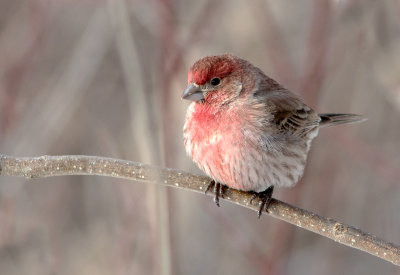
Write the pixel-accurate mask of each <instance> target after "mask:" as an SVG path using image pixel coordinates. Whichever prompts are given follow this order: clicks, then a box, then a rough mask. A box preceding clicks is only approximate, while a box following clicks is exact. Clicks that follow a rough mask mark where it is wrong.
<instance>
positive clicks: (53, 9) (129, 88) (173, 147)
mask: <svg viewBox="0 0 400 275" xmlns="http://www.w3.org/2000/svg"><path fill="white" fill-rule="evenodd" d="M221 53H232V54H235V55H238V56H240V57H242V58H244V59H247V60H249V61H251V62H252V63H254V64H255V65H257V66H258V67H260V68H261V69H262V70H263V71H264V72H266V73H267V74H268V75H270V76H271V77H272V78H274V79H276V80H278V81H279V82H281V83H282V84H283V85H284V86H286V87H287V88H289V89H290V90H292V91H294V92H295V93H297V94H300V95H301V97H302V98H303V99H304V100H305V102H306V103H308V105H310V106H312V107H313V108H314V109H316V110H317V111H319V112H345V113H347V112H349V113H358V114H363V115H364V116H366V117H367V118H368V119H369V120H368V121H367V122H364V123H362V124H356V125H349V126H340V127H332V128H330V129H323V130H321V131H320V134H319V137H318V138H317V139H315V140H314V143H313V147H312V150H311V152H310V156H309V162H308V166H307V169H306V172H305V175H304V177H303V179H302V180H301V182H300V183H299V184H298V185H296V187H294V188H291V189H278V190H276V192H275V197H276V198H278V199H280V200H283V201H285V202H288V203H291V204H294V205H296V206H299V207H302V208H305V209H308V210H310V211H314V212H316V213H318V214H320V215H323V216H327V217H332V218H335V219H338V220H340V221H342V222H345V223H347V224H351V225H354V226H356V227H359V228H361V229H363V230H364V231H367V232H371V233H373V234H376V235H377V236H380V237H382V238H383V239H385V240H388V241H391V242H394V243H397V244H399V243H400V234H399V232H400V217H399V215H398V213H399V212H398V211H399V209H400V183H399V182H400V169H399V168H400V124H399V121H400V112H399V110H400V77H399V72H400V2H399V1H397V0H392V1H391V0H387V1H386V0H385V1H374V0H364V1H361V0H304V1H290V0H283V1H272V0H270V1H267V0H265V1H259V0H256V1H251V3H250V2H248V1H240V0H236V1H226V0H221V1H212V0H198V1H184V0H136V1H134V0H109V1H105V0H103V1H101V0H81V1H73V0H52V1H50V0H31V1H22V0H13V1H10V0H0V152H1V153H3V154H9V155H15V156H40V155H44V154H49V155H60V154H87V155H97V156H105V157H115V158H121V159H129V160H133V161H139V162H145V163H151V164H155V165H161V166H167V167H172V168H178V169H182V170H186V171H191V172H193V173H201V171H200V170H198V169H197V168H196V167H195V166H194V164H193V163H192V161H191V160H190V159H189V158H188V157H187V156H186V154H185V152H184V147H183V142H182V127H183V122H184V118H185V113H186V108H187V106H188V104H189V102H186V101H182V100H181V99H180V95H181V93H182V91H183V89H184V88H185V87H186V80H187V70H188V68H189V67H190V66H191V64H192V63H193V62H194V61H195V60H197V59H199V58H201V57H203V56H205V55H211V54H221ZM0 273H1V274H210V273H212V274H400V272H399V270H398V269H396V268H395V267H394V266H393V265H391V264H389V263H387V262H384V261H383V260H380V259H378V258H375V257H373V256H371V255H368V254H365V253H363V252H360V251H358V250H354V249H351V248H348V247H345V246H343V245H340V244H337V243H335V242H333V241H331V240H328V239H326V238H324V237H321V236H318V235H316V234H314V233H310V232H307V231H304V230H302V229H299V228H297V227H294V226H292V225H290V224H286V223H284V222H281V221H279V220H276V219H273V218H270V217H268V216H267V215H263V217H262V219H261V220H258V219H257V216H256V213H255V212H251V211H249V210H247V209H243V208H241V207H238V206H236V205H233V204H230V203H228V202H225V201H223V202H222V205H221V207H220V208H217V207H216V206H215V204H214V203H213V201H212V198H211V197H207V196H203V195H200V194H196V193H193V192H188V191H183V190H178V189H172V188H165V187H162V186H160V185H149V184H143V183H139V182H130V181H126V180H119V179H113V178H105V177H95V176H86V177H84V176H70V177H57V178H47V179H36V180H31V181H27V180H24V179H17V178H10V177H1V178H0Z"/></svg>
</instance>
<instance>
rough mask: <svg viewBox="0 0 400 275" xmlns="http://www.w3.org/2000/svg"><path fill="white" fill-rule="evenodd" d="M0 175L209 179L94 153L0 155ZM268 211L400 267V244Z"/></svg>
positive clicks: (246, 196) (242, 201) (243, 197)
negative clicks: (91, 154)
mask: <svg viewBox="0 0 400 275" xmlns="http://www.w3.org/2000/svg"><path fill="white" fill-rule="evenodd" d="M0 175H2V176H15V177H25V178H29V179H32V178H44V177H53V176H66V175H98V176H110V177H115V178H123V179H130V180H136V181H140V182H146V183H158V184H165V185H168V186H173V187H178V188H183V189H186V190H192V191H196V192H204V191H205V190H206V188H207V186H208V183H209V181H210V179H209V178H207V177H204V176H196V175H193V174H190V173H186V172H182V171H178V170H174V169H169V168H161V167H155V166H151V165H147V164H142V163H137V162H132V161H126V160H118V159H111V158H102V157H93V156H42V157H32V158H26V157H23V158H16V157H11V156H6V155H1V154H0ZM224 195H225V199H226V200H228V201H231V202H233V203H236V204H238V205H241V206H243V207H246V208H249V209H252V210H254V211H257V210H258V203H259V201H257V200H256V201H255V203H254V204H250V203H249V201H250V199H251V197H252V194H250V193H246V192H241V191H237V190H234V189H230V188H227V189H226V190H225V191H224ZM268 210H269V214H270V215H271V216H273V217H275V218H278V219H280V220H283V221H286V222H288V223H291V224H294V225H296V226H298V227H301V228H303V229H306V230H309V231H312V232H315V233H318V234H320V235H322V236H325V237H327V238H329V239H332V240H334V241H336V242H339V243H342V244H344V245H347V246H350V247H353V248H356V249H359V250H362V251H365V252H368V253H370V254H372V255H375V256H376V257H379V258H381V259H384V260H386V261H389V262H391V263H393V264H395V265H398V266H400V246H398V245H395V244H392V243H389V242H386V241H384V240H382V239H379V238H378V237H376V236H373V235H371V234H368V233H364V232H363V231H361V230H359V229H357V228H354V227H352V226H348V225H346V224H343V223H340V222H338V221H336V220H334V219H330V218H325V217H321V216H319V215H317V214H314V213H312V212H310V211H307V210H304V209H301V208H298V207H295V206H291V205H289V204H287V203H284V202H281V201H279V200H276V199H273V200H272V202H271V204H270V206H269V208H268Z"/></svg>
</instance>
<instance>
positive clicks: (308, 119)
mask: <svg viewBox="0 0 400 275" xmlns="http://www.w3.org/2000/svg"><path fill="white" fill-rule="evenodd" d="M265 99H266V103H267V105H269V106H270V108H271V110H273V111H272V113H273V116H272V119H271V121H270V123H272V124H274V125H276V127H277V131H278V132H279V133H282V134H285V135H288V134H289V135H291V136H294V137H295V136H297V137H303V136H306V135H307V134H308V133H309V132H310V131H312V130H314V129H315V128H316V127H318V125H319V122H320V121H321V118H320V117H319V115H318V114H317V113H315V112H314V110H313V109H311V108H310V107H308V106H307V105H305V104H304V103H303V102H302V101H301V99H300V98H298V97H297V96H296V95H294V94H292V93H291V92H290V91H288V90H278V91H270V92H267V93H266V97H265Z"/></svg>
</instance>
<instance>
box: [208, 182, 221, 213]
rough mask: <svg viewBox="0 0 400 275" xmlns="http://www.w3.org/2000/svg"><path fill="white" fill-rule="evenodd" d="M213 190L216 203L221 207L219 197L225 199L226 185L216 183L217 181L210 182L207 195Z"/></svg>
mask: <svg viewBox="0 0 400 275" xmlns="http://www.w3.org/2000/svg"><path fill="white" fill-rule="evenodd" d="M211 188H213V192H214V194H215V197H214V202H215V204H216V205H217V206H218V207H219V197H221V198H224V185H222V184H220V183H219V182H215V180H212V181H210V183H209V184H208V186H207V189H206V192H205V194H207V192H208V191H210V190H211Z"/></svg>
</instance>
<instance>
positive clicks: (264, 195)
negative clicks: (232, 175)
mask: <svg viewBox="0 0 400 275" xmlns="http://www.w3.org/2000/svg"><path fill="white" fill-rule="evenodd" d="M273 192H274V186H273V185H271V186H270V187H268V188H267V189H265V191H262V192H259V193H255V194H254V195H253V197H252V198H251V200H250V204H251V203H252V202H253V200H254V199H255V198H257V197H258V198H260V200H261V204H260V208H259V209H258V218H260V217H261V213H262V211H263V209H265V212H267V213H269V211H268V207H269V205H270V203H271V199H272V193H273Z"/></svg>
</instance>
